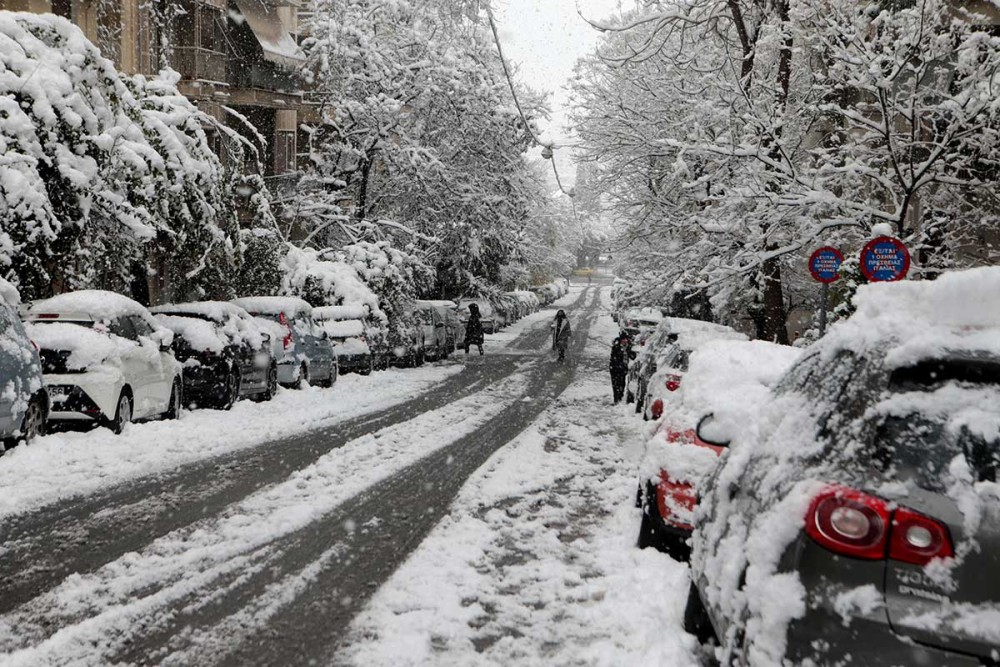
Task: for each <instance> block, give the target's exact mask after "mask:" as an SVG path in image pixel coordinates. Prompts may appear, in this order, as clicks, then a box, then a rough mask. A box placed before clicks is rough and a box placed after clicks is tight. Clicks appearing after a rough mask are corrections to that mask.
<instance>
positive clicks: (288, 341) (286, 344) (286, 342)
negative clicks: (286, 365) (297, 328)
mask: <svg viewBox="0 0 1000 667" xmlns="http://www.w3.org/2000/svg"><path fill="white" fill-rule="evenodd" d="M278 322H280V323H281V324H282V325H284V327H285V329H286V330H287V331H288V333H286V334H285V337H284V338H282V339H281V346H282V347H283V348H284V349H286V350H287V349H288V348H290V347H291V346H292V340H293V339H292V327H291V326H290V325H289V324H288V318H287V317H286V316H285V314H284V313H280V314H279V315H278Z"/></svg>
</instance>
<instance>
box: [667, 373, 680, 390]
mask: <svg viewBox="0 0 1000 667" xmlns="http://www.w3.org/2000/svg"><path fill="white" fill-rule="evenodd" d="M666 385H667V391H677V390H678V389H680V388H681V376H680V375H668V376H667V382H666Z"/></svg>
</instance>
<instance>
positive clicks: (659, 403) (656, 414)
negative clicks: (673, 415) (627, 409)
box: [649, 398, 663, 419]
mask: <svg viewBox="0 0 1000 667" xmlns="http://www.w3.org/2000/svg"><path fill="white" fill-rule="evenodd" d="M649 414H651V415H652V416H653V419H659V418H660V417H662V416H663V399H662V398H658V399H656V400H655V401H653V405H651V406H650V407H649Z"/></svg>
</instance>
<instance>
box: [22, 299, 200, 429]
mask: <svg viewBox="0 0 1000 667" xmlns="http://www.w3.org/2000/svg"><path fill="white" fill-rule="evenodd" d="M25 328H26V330H27V332H28V335H29V337H30V338H31V340H33V341H34V342H35V344H36V345H38V347H39V348H40V356H41V360H42V372H43V374H44V379H45V385H46V390H47V391H48V394H49V401H50V403H51V410H50V413H49V418H50V420H51V421H62V422H93V423H97V424H102V425H104V426H107V427H108V428H110V429H111V430H113V431H114V432H115V433H120V432H121V431H122V429H123V428H124V426H125V424H127V423H129V422H131V421H137V420H142V419H151V418H156V417H162V418H166V419H174V418H176V417H177V416H178V414H180V409H181V401H182V396H183V387H182V381H181V367H180V364H178V363H177V360H176V359H174V354H173V351H172V350H171V347H170V346H171V343H172V342H173V338H174V335H173V332H171V331H170V330H169V329H167V328H166V327H164V326H163V325H161V324H160V323H159V322H157V321H156V319H155V318H154V317H153V316H152V315H151V314H150V313H149V311H148V310H146V309H145V308H144V307H143V306H141V305H139V304H138V303H137V302H135V301H133V300H132V299H129V298H128V297H125V296H122V295H121V294H116V293H114V292H105V291H102V290H82V291H79V292H69V293H67V294H60V295H58V296H54V297H51V298H49V299H44V300H41V301H36V302H34V303H33V304H32V305H31V307H30V308H29V309H28V312H27V324H26V326H25Z"/></svg>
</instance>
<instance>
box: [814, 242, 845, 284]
mask: <svg viewBox="0 0 1000 667" xmlns="http://www.w3.org/2000/svg"><path fill="white" fill-rule="evenodd" d="M843 263H844V256H843V255H841V254H840V251H839V250H837V249H836V248H833V247H831V246H823V247H822V248H819V249H818V250H817V251H816V252H814V253H813V254H812V256H811V257H810V258H809V273H811V274H812V277H813V280H815V281H817V282H821V283H832V282H835V281H836V280H837V279H838V278H840V265H841V264H843Z"/></svg>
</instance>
